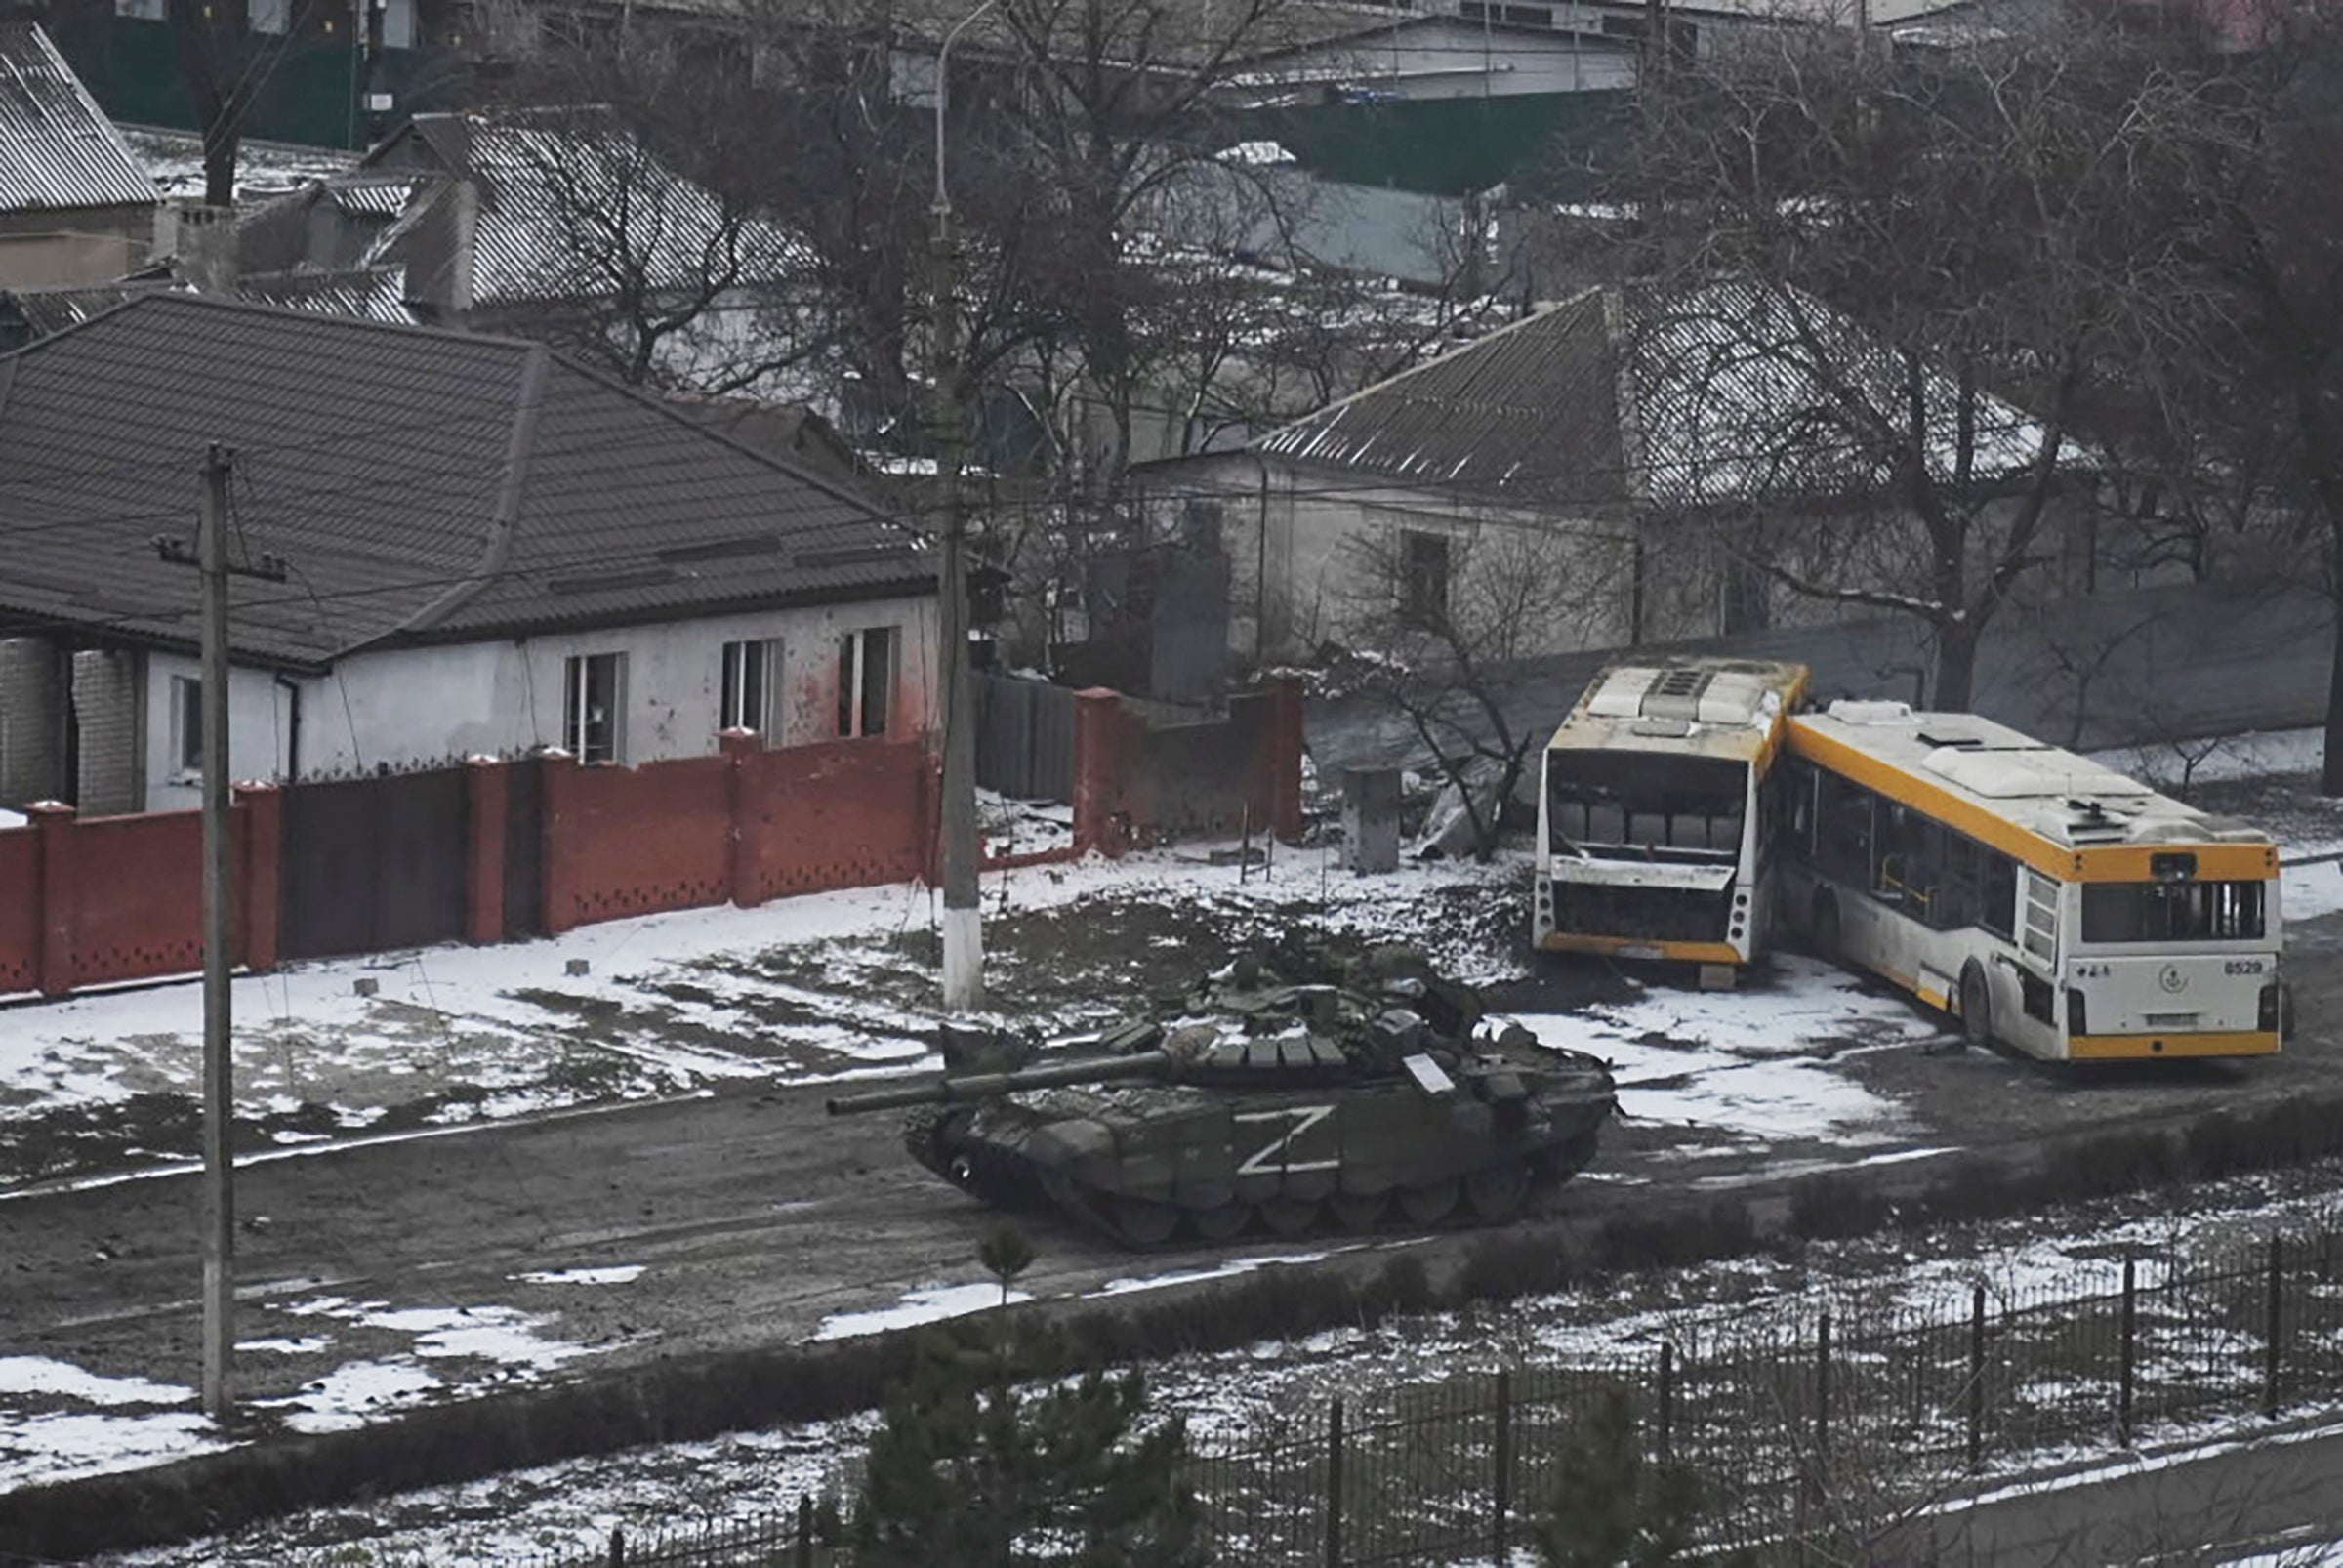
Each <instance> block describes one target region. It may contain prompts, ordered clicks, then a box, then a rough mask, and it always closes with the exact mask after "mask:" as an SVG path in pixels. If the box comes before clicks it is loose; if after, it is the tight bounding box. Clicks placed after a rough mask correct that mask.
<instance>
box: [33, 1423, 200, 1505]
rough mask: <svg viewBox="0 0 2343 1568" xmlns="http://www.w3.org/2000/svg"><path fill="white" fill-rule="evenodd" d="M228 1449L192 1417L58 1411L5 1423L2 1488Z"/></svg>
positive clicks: (64, 1479)
mask: <svg viewBox="0 0 2343 1568" xmlns="http://www.w3.org/2000/svg"><path fill="white" fill-rule="evenodd" d="M227 1446H228V1445H227V1443H226V1442H225V1441H224V1440H222V1438H221V1437H220V1435H219V1429H218V1428H217V1427H215V1426H214V1425H213V1424H211V1422H210V1421H209V1420H208V1419H207V1418H205V1417H203V1416H198V1415H190V1414H186V1413H175V1414H169V1415H150V1416H139V1417H130V1418H126V1417H120V1416H93V1415H84V1414H74V1413H69V1412H58V1413H53V1414H48V1415H41V1416H32V1417H28V1418H25V1419H23V1420H21V1421H16V1422H8V1421H0V1488H14V1487H19V1486H32V1485H44V1484H48V1483H52V1482H56V1481H69V1480H72V1479H74V1478H75V1477H77V1476H84V1475H106V1474H111V1473H112V1472H114V1471H117V1470H135V1469H139V1468H141V1467H143V1466H144V1465H163V1464H168V1463H170V1462H171V1461H173V1460H182V1459H187V1458H190V1457H192V1456H194V1455H197V1454H215V1453H218V1452H219V1451H221V1450H222V1449H225V1448H226V1447H227Z"/></svg>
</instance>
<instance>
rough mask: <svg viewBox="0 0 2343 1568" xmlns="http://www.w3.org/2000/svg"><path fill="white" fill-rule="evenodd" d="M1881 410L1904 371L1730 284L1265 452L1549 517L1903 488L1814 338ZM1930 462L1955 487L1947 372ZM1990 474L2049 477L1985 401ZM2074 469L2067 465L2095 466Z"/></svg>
mask: <svg viewBox="0 0 2343 1568" xmlns="http://www.w3.org/2000/svg"><path fill="white" fill-rule="evenodd" d="M1810 337H1811V338H1819V339H1820V340H1821V341H1822V342H1823V343H1824V344H1825V345H1826V346H1827V351H1828V352H1829V355H1830V359H1831V362H1832V364H1833V365H1834V366H1835V368H1836V369H1837V371H1838V372H1839V373H1840V374H1841V375H1844V376H1846V377H1847V378H1849V379H1850V380H1852V381H1853V382H1854V383H1855V384H1856V385H1858V386H1859V387H1861V388H1863V389H1864V400H1865V401H1866V402H1868V403H1869V404H1870V405H1871V406H1874V407H1880V406H1888V407H1892V406H1894V403H1895V400H1896V396H1897V393H1896V392H1895V389H1898V388H1900V387H1901V385H1902V374H1903V371H1902V365H1901V363H1900V361H1898V360H1897V359H1895V358H1894V357H1893V356H1892V355H1891V354H1890V353H1889V352H1888V351H1886V350H1885V349H1884V348H1883V347H1882V346H1881V345H1880V344H1879V343H1878V342H1877V341H1876V340H1875V339H1872V338H1870V337H1869V336H1868V335H1867V334H1866V333H1865V332H1864V331H1863V330H1862V329H1861V328H1860V327H1859V326H1857V325H1856V323H1855V322H1853V321H1852V320H1850V319H1849V318H1847V317H1846V316H1844V315H1842V314H1840V313H1839V312H1837V311H1835V310H1833V309H1830V308H1829V307H1828V306H1826V305H1824V304H1822V303H1821V302H1819V301H1817V300H1815V299H1813V298H1812V297H1811V296H1807V295H1803V294H1794V293H1785V292H1782V291H1768V290H1761V289H1759V288H1757V287H1755V286H1753V285H1748V284H1733V283H1727V284H1716V285H1711V286H1709V287H1707V288H1704V289H1700V290H1696V291H1693V292H1691V293H1689V294H1686V295H1682V296H1676V297H1671V298H1668V299H1665V300H1663V299H1659V298H1656V297H1653V296H1650V295H1640V294H1635V293H1630V292H1626V291H1622V290H1618V289H1610V288H1602V289H1589V290H1587V291H1586V292H1584V293H1583V294H1580V295H1578V296H1576V297H1574V298H1572V299H1570V300H1566V301H1564V302H1563V303H1562V304H1560V305H1557V306H1555V307H1553V308H1552V309H1547V310H1544V311H1541V312H1540V313H1539V314H1537V315H1534V316H1530V317H1528V318H1527V319H1525V320H1522V321H1517V322H1515V323H1514V324H1512V325H1511V326H1508V327H1505V328H1503V329H1501V330H1500V331H1498V332H1494V333H1491V334H1490V335H1488V336H1487V337H1484V338H1482V339H1480V340H1478V341H1477V342H1474V343H1471V344H1468V345H1466V346H1464V347H1463V348H1460V349H1458V350H1456V351H1453V352H1451V353H1448V354H1445V355H1443V356H1442V357H1440V358H1438V359H1435V360H1432V361H1431V362H1430V363H1428V364H1424V365H1420V366H1418V367H1417V368H1416V369H1414V370H1411V371H1407V372H1405V373H1403V374H1401V375H1398V376H1394V377H1392V378H1391V379H1390V380H1388V381H1384V382H1379V383H1377V385H1375V386H1373V387H1370V388H1368V389H1367V390H1366V391H1364V392H1359V393H1357V394H1356V395H1354V396H1352V397H1349V398H1346V399H1344V400H1343V401H1341V402H1338V403H1336V404H1333V405H1332V406H1330V407H1328V408H1325V409H1322V410H1320V411H1319V412H1318V413H1315V414H1312V415H1310V416H1308V417H1307V418H1304V419H1300V420H1296V421H1295V422H1294V423H1293V424H1291V425H1286V426H1283V427H1281V428H1279V429H1277V430H1274V431H1272V432H1270V433H1268V434H1266V435H1264V436H1262V437H1261V438H1260V439H1259V440H1258V441H1257V442H1255V443H1254V444H1255V447H1256V449H1258V450H1259V451H1261V452H1264V453H1267V454H1270V455H1274V456H1280V457H1285V458H1289V459H1293V460H1295V461H1297V462H1303V463H1309V464H1313V465H1316V466H1319V467H1323V468H1332V469H1340V470H1346V471H1350V472H1354V473H1361V474H1372V475H1380V476H1382V477H1385V478H1388V479H1390V480H1392V481H1393V482H1395V483H1398V484H1403V485H1407V486H1410V487H1416V488H1426V489H1450V490H1462V491H1467V492H1475V493H1480V494H1484V495H1489V496H1492V497H1500V498H1502V497H1518V498H1520V499H1521V500H1523V501H1525V502H1532V503H1536V504H1541V505H1552V504H1580V505H1599V504H1602V503H1607V502H1626V501H1629V500H1639V501H1640V500H1648V501H1652V502H1657V503H1660V504H1663V505H1701V504H1708V503H1718V502H1728V501H1740V500H1764V499H1768V498H1772V499H1787V498H1790V497H1813V496H1824V495H1846V494H1856V493H1862V492H1865V491H1869V490H1873V489H1877V488H1879V487H1881V486H1883V485H1884V484H1886V483H1887V482H1888V479H1889V474H1888V472H1887V469H1886V466H1885V459H1884V457H1883V455H1882V454H1881V453H1879V452H1878V451H1877V450H1876V449H1875V448H1873V447H1870V446H1868V445H1865V444H1863V443H1858V442H1856V441H1853V440H1851V439H1840V438H1838V437H1836V436H1834V435H1833V434H1832V431H1833V430H1835V429H1840V428H1843V427H1842V426H1841V425H1840V424H1838V423H1837V421H1838V417H1839V416H1838V415H1837V413H1836V410H1835V408H1834V405H1833V400H1832V398H1831V395H1830V393H1829V391H1828V390H1827V389H1826V388H1825V386H1824V385H1823V384H1822V382H1821V381H1819V380H1818V379H1817V378H1816V377H1815V376H1814V375H1813V374H1812V372H1811V371H1810V369H1808V368H1807V367H1808V366H1811V365H1812V364H1813V363H1814V360H1813V358H1812V356H1811V355H1810V353H1809V351H1808V349H1807V347H1806V344H1807V341H1808V339H1809V338H1810ZM1923 385H1924V387H1925V388H1926V391H1927V393H1928V398H1929V406H1930V409H1931V428H1930V431H1929V443H1930V450H1929V459H1930V463H1931V466H1932V468H1934V469H1935V470H1936V472H1937V474H1938V475H1939V476H1940V477H1944V478H1949V477H1950V476H1951V475H1952V472H1953V462H1954V453H1955V443H1956V439H1957V433H1956V430H1955V398H1954V396H1953V382H1952V380H1951V379H1950V378H1949V377H1947V376H1945V375H1944V374H1942V373H1941V372H1931V373H1930V374H1929V375H1928V376H1927V377H1926V378H1925V380H1924V383H1923ZM1980 412H1981V417H1980V419H1979V421H1978V432H1977V443H1978V449H1977V453H1976V462H1975V467H1974V471H1973V472H1974V473H1975V475H1976V476H1977V477H1978V478H1980V479H1984V480H1992V479H1995V478H2001V477H2006V476H2007V475H2012V474H2014V473H2017V472H2018V471H2020V470H2022V469H2024V468H2025V467H2026V466H2027V465H2029V464H2031V463H2032V462H2034V461H2035V458H2036V456H2037V454H2038V453H2039V451H2040V449H2041V442H2042V440H2043V437H2044V432H2043V430H2042V427H2041V426H2040V425H2039V423H2038V422H2036V421H2035V420H2034V419H2033V418H2032V417H2031V416H2029V415H2027V414H2025V413H2024V412H2023V411H2021V410H2019V409H2018V408H2016V407H2014V406H2013V405H2011V404H2009V403H2007V402H2004V401H2002V400H2000V399H1998V398H1994V397H1992V396H1987V397H1985V398H1984V399H1983V402H1982V405H1981V411H1980ZM2086 460H2087V458H2086V455H2085V454H2080V453H2075V454H2074V455H2073V456H2072V457H2071V458H2070V459H2069V460H2068V461H2070V462H2081V461H2086Z"/></svg>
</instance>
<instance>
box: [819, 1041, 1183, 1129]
mask: <svg viewBox="0 0 2343 1568" xmlns="http://www.w3.org/2000/svg"><path fill="white" fill-rule="evenodd" d="M1171 1068H1172V1058H1171V1057H1170V1056H1169V1055H1167V1054H1166V1053H1164V1052H1161V1051H1144V1052H1137V1053H1135V1054H1133V1055H1129V1056H1102V1057H1091V1058H1090V1059H1089V1060H1087V1061H1056V1062H1050V1063H1048V1064H1047V1065H1045V1066H1041V1067H1020V1068H1019V1069H1017V1070H1016V1071H1015V1072H1008V1073H963V1074H961V1075H960V1076H958V1077H956V1078H955V1077H947V1078H941V1079H937V1080H936V1081H934V1082H933V1083H926V1084H906V1085H904V1086H903V1087H902V1088H900V1089H873V1090H866V1091H865V1092H863V1093H859V1094H834V1095H832V1096H831V1097H830V1099H829V1101H828V1104H829V1107H830V1114H831V1115H833V1116H852V1115H855V1114H857V1113H858V1112H862V1111H898V1110H904V1109H907V1108H909V1107H911V1106H913V1105H961V1104H966V1103H968V1102H970V1101H973V1100H980V1099H996V1098H998V1097H999V1096H1001V1095H1003V1094H1013V1093H1017V1092H1018V1091H1019V1090H1024V1089H1056V1088H1061V1087H1063V1086H1065V1085H1069V1084H1108V1083H1114V1082H1117V1081H1118V1080H1121V1079H1126V1078H1161V1077H1164V1076H1165V1075H1166V1074H1168V1073H1169V1072H1170V1071H1171Z"/></svg>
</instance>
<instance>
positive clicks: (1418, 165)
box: [1240, 92, 1630, 200]
mask: <svg viewBox="0 0 2343 1568" xmlns="http://www.w3.org/2000/svg"><path fill="white" fill-rule="evenodd" d="M1629 103H1630V95H1629V94H1627V93H1625V92H1601V93H1523V94H1516V95H1514V96H1512V97H1503V98H1444V99H1423V100H1417V101H1413V102H1394V103H1326V104H1319V105H1314V106H1312V107H1309V108H1281V109H1262V110H1257V111H1255V112H1254V113H1253V114H1251V115H1248V116H1246V117H1244V119H1243V120H1242V121H1241V122H1240V124H1241V126H1242V134H1243V136H1244V137H1245V138H1248V139H1254V138H1257V139H1260V140H1264V141H1274V142H1278V143H1281V144H1284V145H1285V147H1286V148H1287V150H1289V151H1290V152H1292V153H1293V154H1294V156H1295V157H1296V158H1298V159H1299V160H1300V161H1301V164H1302V166H1303V167H1304V168H1306V169H1308V170H1309V171H1310V172H1311V173H1312V174H1315V175H1318V176H1320V177H1322V178H1324V179H1328V180H1341V181H1346V182H1348V183H1350V184H1353V185H1363V186H1396V187H1397V188H1399V189H1402V190H1414V191H1419V192H1421V193H1423V194H1426V195H1439V196H1458V195H1462V194H1464V193H1465V192H1466V191H1472V190H1486V189H1488V188H1489V187H1490V186H1495V185H1500V184H1506V183H1510V184H1511V185H1512V186H1513V189H1514V191H1515V193H1516V194H1524V193H1535V194H1539V195H1543V196H1548V197H1554V198H1557V199H1563V200H1568V199H1571V198H1573V197H1576V196H1580V195H1583V194H1584V193H1585V192H1584V181H1583V179H1580V178H1576V177H1574V176H1573V175H1572V173H1571V171H1570V165H1571V164H1572V163H1574V162H1583V160H1584V159H1585V158H1586V157H1587V156H1588V154H1589V153H1590V152H1593V151H1595V150H1598V149H1600V148H1601V147H1602V146H1604V145H1607V144H1610V143H1611V142H1612V141H1613V140H1615V139H1616V138H1617V137H1618V136H1619V134H1620V133H1621V131H1622V130H1623V129H1624V126H1625V124H1626V116H1627V113H1628V105H1629Z"/></svg>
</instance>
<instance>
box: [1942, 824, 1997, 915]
mask: <svg viewBox="0 0 2343 1568" xmlns="http://www.w3.org/2000/svg"><path fill="white" fill-rule="evenodd" d="M1983 853H1984V850H1983V849H1982V848H1981V847H1980V846H1979V845H1978V843H1977V841H1976V840H1975V839H1972V838H1970V837H1968V836H1967V835H1966V834H1961V833H1954V832H1952V831H1951V830H1949V829H1948V830H1947V831H1946V833H1945V874H1944V882H1943V884H1942V885H1941V887H1940V889H1939V891H1938V894H1937V899H1936V904H1935V907H1934V908H1933V909H1932V910H1931V911H1930V914H1931V916H1932V917H1933V919H1932V922H1931V923H1932V924H1933V925H1934V926H1935V927H1936V928H1937V929H1938V930H1946V931H1949V930H1956V929H1958V928H1961V927H1964V926H1974V925H1976V924H1977V916H1978V912H1979V910H1980V908H1981V907H1982V905H1983V903H1984V897H1983V890H1982V889H1981V888H1980V887H1979V885H1978V878H1979V872H1980V870H1981V867H1980V865H1979V858H1980V856H1981V855H1983Z"/></svg>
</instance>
